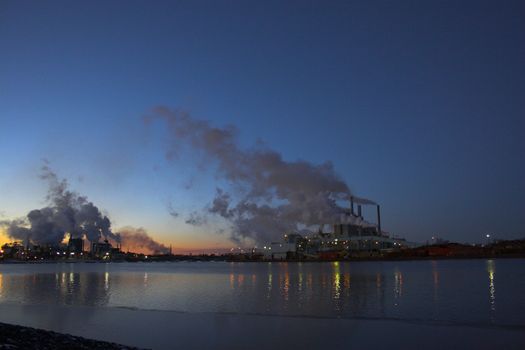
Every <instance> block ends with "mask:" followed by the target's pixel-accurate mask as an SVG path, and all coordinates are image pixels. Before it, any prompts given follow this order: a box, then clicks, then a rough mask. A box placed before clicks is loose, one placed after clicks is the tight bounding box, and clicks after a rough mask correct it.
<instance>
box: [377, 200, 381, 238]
mask: <svg viewBox="0 0 525 350" xmlns="http://www.w3.org/2000/svg"><path fill="white" fill-rule="evenodd" d="M377 232H378V233H379V234H381V209H379V204H378V205H377Z"/></svg>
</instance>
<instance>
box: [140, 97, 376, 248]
mask: <svg viewBox="0 0 525 350" xmlns="http://www.w3.org/2000/svg"><path fill="white" fill-rule="evenodd" d="M145 120H146V122H148V123H150V122H153V121H155V120H162V121H164V122H165V124H166V126H167V130H168V132H169V137H170V138H169V140H170V144H169V148H168V149H167V151H166V158H167V159H168V160H172V159H175V158H176V157H177V155H179V154H180V152H183V151H184V150H185V149H188V148H189V149H190V150H191V151H193V152H195V151H198V152H200V153H201V154H202V156H203V157H204V159H205V160H206V161H209V160H211V161H213V162H215V164H216V165H217V175H218V177H219V178H221V179H223V180H226V181H227V182H228V183H230V184H231V185H232V188H233V192H227V191H226V190H225V189H223V188H218V189H217V192H216V195H215V198H214V199H213V200H212V202H211V203H210V205H209V206H208V207H207V208H206V210H205V211H206V212H207V213H210V214H215V215H218V216H220V217H222V218H224V219H226V220H227V221H228V222H230V223H231V224H232V229H233V236H232V238H233V239H234V240H241V239H242V238H247V237H250V238H253V239H255V240H256V241H259V242H263V241H268V240H271V239H275V238H276V237H279V236H281V235H282V234H283V232H290V231H296V230H298V229H299V228H300V227H301V226H303V227H304V226H313V225H319V224H321V223H335V222H338V221H339V220H340V217H341V214H342V213H344V212H345V211H346V209H345V208H343V207H341V206H340V205H339V204H338V203H340V202H341V201H347V200H349V198H350V196H351V191H350V189H349V187H348V186H347V184H346V183H345V182H344V181H343V180H342V179H341V178H340V177H339V176H337V174H336V173H335V171H334V167H333V165H332V163H331V162H325V163H323V164H319V165H315V164H312V163H309V162H307V161H303V160H297V161H292V162H290V161H286V160H284V159H283V158H282V156H281V154H279V153H278V152H276V151H274V150H271V149H269V148H267V147H265V146H264V145H262V144H261V143H257V145H256V146H255V147H253V148H250V149H241V148H240V146H239V144H238V140H237V129H236V128H234V127H233V126H227V127H225V128H217V127H213V126H212V125H211V124H210V123H209V122H207V121H203V120H196V119H194V118H192V117H191V116H190V115H189V114H188V113H186V112H184V111H179V110H170V109H168V108H166V107H157V108H155V109H154V110H153V111H152V113H151V114H150V115H148V116H146V118H145ZM355 202H356V203H362V204H372V203H373V202H372V201H369V200H366V199H363V198H356V200H355ZM196 217H198V215H196V214H195V213H193V214H192V216H191V217H190V218H189V219H188V220H187V221H186V222H188V223H191V224H200V223H201V221H202V220H195V218H196Z"/></svg>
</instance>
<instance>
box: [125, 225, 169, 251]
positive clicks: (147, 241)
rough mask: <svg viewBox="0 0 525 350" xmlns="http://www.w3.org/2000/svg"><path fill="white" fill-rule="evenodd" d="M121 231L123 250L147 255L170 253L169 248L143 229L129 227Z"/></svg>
mask: <svg viewBox="0 0 525 350" xmlns="http://www.w3.org/2000/svg"><path fill="white" fill-rule="evenodd" d="M119 231H120V232H119V235H120V239H121V245H122V249H127V250H129V251H132V252H141V253H146V254H166V253H168V252H169V248H168V247H166V246H165V245H164V244H161V243H159V242H157V241H155V240H154V239H152V238H151V237H150V236H149V235H148V233H147V231H146V230H145V229H143V228H142V227H140V228H133V227H129V226H128V227H124V228H122V229H120V230H119Z"/></svg>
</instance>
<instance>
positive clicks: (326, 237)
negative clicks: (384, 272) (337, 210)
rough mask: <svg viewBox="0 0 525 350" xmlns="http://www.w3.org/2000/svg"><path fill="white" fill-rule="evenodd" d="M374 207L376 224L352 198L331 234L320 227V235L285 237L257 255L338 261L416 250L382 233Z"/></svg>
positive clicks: (379, 213)
mask: <svg viewBox="0 0 525 350" xmlns="http://www.w3.org/2000/svg"><path fill="white" fill-rule="evenodd" d="M375 206H376V208H377V220H376V223H375V224H372V223H370V222H368V221H366V220H365V219H364V217H363V214H362V206H361V204H358V205H357V213H356V212H355V211H354V199H353V198H351V199H350V208H349V210H348V211H347V212H345V213H343V214H341V217H340V220H339V222H338V223H336V224H333V225H332V229H331V231H330V232H325V231H324V228H325V226H326V225H320V227H319V231H318V232H317V233H313V234H309V235H306V236H304V237H303V236H302V235H300V234H298V233H286V234H285V235H284V237H283V238H284V239H283V241H282V242H272V243H270V244H268V245H267V246H263V247H262V248H257V249H255V250H254V252H255V253H258V254H262V255H263V257H264V258H265V259H268V260H286V259H303V258H313V259H339V258H348V257H363V256H374V255H379V254H381V252H386V251H392V250H395V249H401V248H407V247H411V246H413V244H410V243H409V242H407V241H406V240H404V239H399V238H391V237H389V235H388V234H387V233H385V232H383V231H382V230H381V208H380V206H379V205H375Z"/></svg>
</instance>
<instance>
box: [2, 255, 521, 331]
mask: <svg viewBox="0 0 525 350" xmlns="http://www.w3.org/2000/svg"><path fill="white" fill-rule="evenodd" d="M496 266H497V267H498V280H497V283H498V293H501V294H502V295H506V296H507V297H506V298H501V297H500V299H499V300H498V304H496V278H495V275H496ZM523 266H524V264H523V261H522V260H498V261H496V260H487V261H484V260H469V261H415V262H360V263H348V262H333V263H158V264H156V263H151V264H127V263H122V264H38V265H27V264H26V265H7V264H6V265H0V303H1V302H8V303H9V302H19V303H26V304H62V305H87V306H100V307H105V306H126V307H135V308H144V309H161V310H179V311H189V312H236V313H263V314H285V315H307V316H323V317H374V318H376V317H395V318H406V319H435V320H444V321H462V322H478V323H479V322H481V323H504V324H520V325H525V316H523V315H525V302H524V301H523V300H522V298H521V295H523V293H524V292H525V282H524V281H525V269H524V268H523ZM487 275H488V279H487ZM487 289H488V292H487ZM496 310H497V311H498V312H497V313H496Z"/></svg>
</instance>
